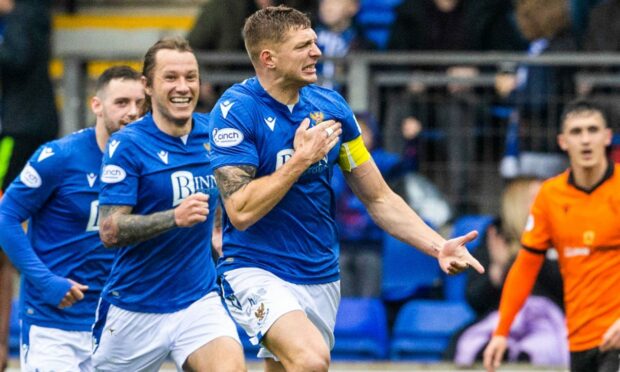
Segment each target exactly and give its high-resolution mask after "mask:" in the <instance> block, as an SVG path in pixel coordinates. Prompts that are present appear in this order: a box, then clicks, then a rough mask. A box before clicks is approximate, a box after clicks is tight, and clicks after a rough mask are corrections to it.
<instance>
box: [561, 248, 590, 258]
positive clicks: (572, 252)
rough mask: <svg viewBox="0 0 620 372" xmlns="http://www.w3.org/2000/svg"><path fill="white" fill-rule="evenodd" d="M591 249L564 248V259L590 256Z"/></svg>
mask: <svg viewBox="0 0 620 372" xmlns="http://www.w3.org/2000/svg"><path fill="white" fill-rule="evenodd" d="M588 255H590V248H588V247H566V248H564V257H576V256H588Z"/></svg>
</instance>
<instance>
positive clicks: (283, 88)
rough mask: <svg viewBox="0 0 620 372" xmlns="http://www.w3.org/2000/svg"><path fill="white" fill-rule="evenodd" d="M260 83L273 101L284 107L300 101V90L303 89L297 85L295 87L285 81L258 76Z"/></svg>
mask: <svg viewBox="0 0 620 372" xmlns="http://www.w3.org/2000/svg"><path fill="white" fill-rule="evenodd" d="M258 81H259V82H260V85H261V86H262V87H263V89H265V91H266V92H267V93H269V95H270V96H271V97H273V99H275V100H276V101H278V102H280V103H281V104H283V105H294V104H296V103H297V101H299V89H300V88H301V87H299V86H298V85H297V84H295V85H293V84H290V83H286V82H285V81H283V79H272V78H269V77H264V76H263V77H261V76H258Z"/></svg>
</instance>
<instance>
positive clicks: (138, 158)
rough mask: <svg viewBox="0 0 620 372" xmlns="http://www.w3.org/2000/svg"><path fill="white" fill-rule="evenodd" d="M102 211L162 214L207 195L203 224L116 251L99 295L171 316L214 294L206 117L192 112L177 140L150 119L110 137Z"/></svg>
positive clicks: (213, 193)
mask: <svg viewBox="0 0 620 372" xmlns="http://www.w3.org/2000/svg"><path fill="white" fill-rule="evenodd" d="M101 180H102V187H101V194H100V196H99V203H100V204H101V205H129V206H132V207H133V211H132V214H139V215H149V214H152V213H155V212H160V211H165V210H169V209H171V208H174V207H176V206H177V205H179V204H180V203H181V202H182V201H183V199H185V198H186V197H188V196H189V195H191V194H193V193H196V192H199V191H200V192H203V193H205V194H209V195H210V198H209V212H210V213H209V218H208V219H207V221H205V222H203V223H199V224H196V225H194V226H192V227H191V228H174V229H172V230H169V231H167V232H165V233H162V234H160V235H157V236H156V237H154V238H152V239H149V240H146V241H143V242H140V243H136V244H132V245H129V246H126V247H121V248H118V249H116V251H117V254H116V257H115V259H114V265H113V267H112V272H111V274H110V277H109V279H108V282H107V283H106V285H105V287H104V290H103V294H102V297H103V298H105V299H106V300H107V301H109V302H110V303H112V304H114V305H116V306H118V307H121V308H123V309H126V310H129V311H136V312H148V313H170V312H175V311H178V310H181V309H184V308H186V307H188V306H189V305H191V304H192V303H193V302H195V301H196V300H198V299H200V298H201V297H203V296H205V295H206V294H207V293H209V292H210V291H213V290H216V288H217V287H216V284H215V267H214V265H213V261H212V258H211V230H212V227H213V216H214V214H215V206H216V201H217V198H218V195H219V194H218V190H217V185H216V183H215V177H214V176H213V171H212V169H211V160H210V155H209V132H208V115H206V114H194V116H193V128H192V130H191V132H190V133H189V134H188V135H187V136H184V137H173V136H170V135H168V134H166V133H164V132H162V131H160V130H159V128H157V126H156V125H155V122H154V121H153V117H152V116H151V114H148V115H146V116H145V117H143V118H142V119H141V120H139V121H137V122H135V123H132V124H130V125H128V126H127V127H126V128H125V129H123V130H122V131H119V132H117V133H115V134H114V135H112V137H110V140H109V141H108V145H107V148H106V152H105V155H104V160H103V165H102V176H101Z"/></svg>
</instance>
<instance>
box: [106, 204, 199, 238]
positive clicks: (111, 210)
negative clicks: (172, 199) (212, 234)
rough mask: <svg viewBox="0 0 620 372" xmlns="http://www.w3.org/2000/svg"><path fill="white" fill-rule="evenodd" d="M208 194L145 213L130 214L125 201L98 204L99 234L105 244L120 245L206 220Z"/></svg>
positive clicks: (129, 208)
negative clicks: (122, 202) (121, 202)
mask: <svg viewBox="0 0 620 372" xmlns="http://www.w3.org/2000/svg"><path fill="white" fill-rule="evenodd" d="M208 201H209V196H208V195H205V194H203V193H197V194H193V195H190V196H188V197H187V198H185V199H184V200H183V201H182V202H181V204H179V205H178V206H177V207H176V208H173V209H168V210H165V211H162V212H155V213H151V214H149V215H139V214H131V212H132V207H131V206H128V205H100V206H99V214H100V216H101V217H100V218H101V225H100V228H99V236H100V237H101V241H102V242H103V244H104V245H105V246H106V247H108V248H113V247H124V246H126V245H129V244H134V243H138V242H142V241H145V240H148V239H151V238H153V237H155V236H157V235H159V234H161V233H164V232H166V231H168V230H171V229H173V228H175V227H191V226H194V225H195V224H197V223H199V222H204V221H206V220H207V216H208V215H209V202H208Z"/></svg>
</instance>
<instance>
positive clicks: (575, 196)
mask: <svg viewBox="0 0 620 372" xmlns="http://www.w3.org/2000/svg"><path fill="white" fill-rule="evenodd" d="M521 243H522V244H523V246H524V247H525V248H526V249H529V250H533V251H539V252H540V251H544V250H546V249H547V248H549V247H555V248H556V250H557V251H558V254H559V264H560V271H561V273H562V277H563V279H564V302H565V308H566V319H567V323H568V338H569V344H570V350H571V351H582V350H587V349H591V348H594V347H597V346H598V345H599V344H600V343H601V339H602V337H603V334H604V333H605V331H606V330H607V329H608V328H609V327H610V326H611V324H612V323H613V322H614V321H616V319H619V318H620V166H618V165H613V164H610V166H609V169H608V170H607V172H606V174H605V177H604V179H603V181H602V182H601V183H600V184H599V185H598V186H596V187H595V188H594V189H593V190H591V191H590V192H586V191H584V190H580V189H579V188H578V187H576V186H575V184H574V182H573V181H572V177H571V174H570V172H569V171H566V172H564V173H562V174H560V175H558V176H556V177H554V178H552V179H550V180H547V181H545V183H544V184H543V186H542V188H541V190H540V192H539V193H538V196H537V197H536V200H535V202H534V204H533V206H532V211H531V214H530V216H529V219H528V222H527V225H526V228H525V232H524V233H523V236H522V239H521Z"/></svg>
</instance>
